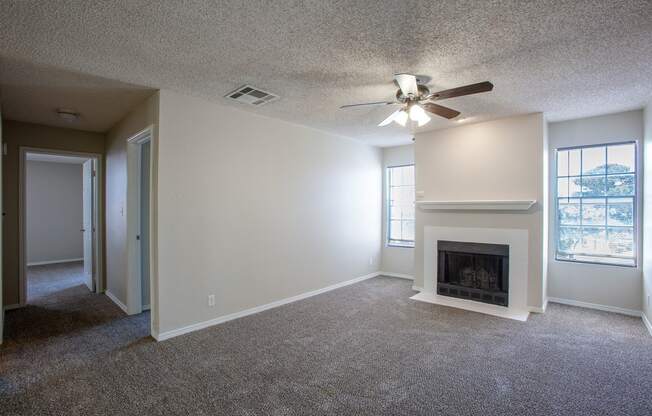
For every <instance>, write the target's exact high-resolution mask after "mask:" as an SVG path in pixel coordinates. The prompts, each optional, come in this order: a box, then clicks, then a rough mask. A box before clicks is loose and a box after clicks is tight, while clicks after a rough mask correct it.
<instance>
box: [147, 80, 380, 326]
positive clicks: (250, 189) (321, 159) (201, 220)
mask: <svg viewBox="0 0 652 416" xmlns="http://www.w3.org/2000/svg"><path fill="white" fill-rule="evenodd" d="M158 139H159V148H158V233H159V235H158V245H159V246H158V284H159V287H158V289H159V293H158V300H159V303H160V316H159V318H160V328H159V329H160V331H161V332H166V331H170V330H174V329H179V328H182V327H185V326H188V325H192V324H197V323H200V322H204V321H208V320H212V319H216V318H219V317H222V316H224V315H227V314H231V313H235V312H238V311H242V310H245V309H248V308H251V307H254V306H258V305H263V304H267V303H270V302H273V301H277V300H280V299H284V298H287V297H291V296H294V295H299V294H302V293H305V292H308V291H311V290H315V289H320V288H323V287H326V286H329V285H332V284H336V283H340V282H343V281H347V280H350V279H353V278H356V277H360V276H364V275H367V274H369V273H373V272H376V271H378V269H379V260H380V247H381V241H380V240H381V206H380V204H381V199H382V198H381V186H382V178H381V171H382V154H381V150H380V149H378V148H374V147H370V146H367V145H364V144H361V143H359V142H356V141H353V140H350V139H347V138H342V137H337V136H333V135H330V134H327V133H323V132H320V131H317V130H314V129H310V128H307V127H303V126H299V125H294V124H290V123H287V122H283V121H279V120H274V119H270V118H266V117H262V116H258V115H254V114H251V113H247V112H243V111H240V110H238V109H237V108H234V107H232V106H223V105H219V104H215V103H210V102H207V101H203V100H201V99H197V98H191V97H187V96H183V95H179V94H176V93H173V92H169V91H161V93H160V125H159V136H158ZM370 260H371V264H370ZM209 294H215V297H216V306H215V307H209V306H208V304H207V297H208V295H209Z"/></svg>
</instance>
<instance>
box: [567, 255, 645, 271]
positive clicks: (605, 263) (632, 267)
mask: <svg viewBox="0 0 652 416" xmlns="http://www.w3.org/2000/svg"><path fill="white" fill-rule="evenodd" d="M554 260H555V261H556V262H559V263H574V264H587V265H593V266H607V267H624V268H626V269H637V268H638V264H636V263H634V264H619V263H607V262H601V261H589V260H567V259H559V258H556V257H555V259H554Z"/></svg>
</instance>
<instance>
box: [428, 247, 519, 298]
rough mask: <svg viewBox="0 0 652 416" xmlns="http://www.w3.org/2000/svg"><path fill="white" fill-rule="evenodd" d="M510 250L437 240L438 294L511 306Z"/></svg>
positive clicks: (507, 248)
mask: <svg viewBox="0 0 652 416" xmlns="http://www.w3.org/2000/svg"><path fill="white" fill-rule="evenodd" d="M508 293H509V246H508V245H504V244H485V243H464V242H456V241H444V240H437V294H439V295H443V296H452V297H455V298H461V299H468V300H474V301H477V302H484V303H490V304H493V305H500V306H508Z"/></svg>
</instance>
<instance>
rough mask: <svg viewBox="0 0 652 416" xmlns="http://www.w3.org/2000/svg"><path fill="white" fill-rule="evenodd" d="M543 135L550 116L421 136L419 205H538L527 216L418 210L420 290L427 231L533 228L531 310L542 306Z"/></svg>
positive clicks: (418, 145)
mask: <svg viewBox="0 0 652 416" xmlns="http://www.w3.org/2000/svg"><path fill="white" fill-rule="evenodd" d="M544 133H545V132H544V121H543V116H542V115H541V114H529V115H524V116H517V117H510V118H504V119H500V120H493V121H488V122H483V123H477V124H469V125H463V126H459V127H454V128H450V129H445V130H437V131H432V132H425V133H419V134H417V135H416V144H415V157H416V166H417V169H416V172H417V178H416V184H417V187H416V190H417V192H419V191H423V192H424V196H423V198H420V199H422V200H444V201H454V200H508V199H517V200H523V199H533V200H537V201H538V202H537V204H536V205H535V206H533V207H532V208H531V209H530V210H528V211H513V212H512V211H505V212H491V211H484V212H479V211H424V210H421V209H417V211H416V230H415V231H416V248H415V282H414V284H415V286H419V287H423V280H424V276H423V273H424V271H423V269H424V252H423V250H424V243H423V238H424V227H425V226H453V227H454V226H457V227H479V228H482V227H484V228H494V227H495V228H516V229H526V230H528V234H529V279H528V306H530V307H533V308H541V307H542V306H543V303H544V300H545V293H544V291H543V286H544V282H543V279H544V276H543V275H544V273H543V271H544V264H543V251H544V246H543V240H544V235H543V225H544V224H543V206H542V201H543V198H544V182H545V181H544V177H543V172H544V167H543V166H544V144H545V138H544ZM418 200H419V198H418V199H417V201H418Z"/></svg>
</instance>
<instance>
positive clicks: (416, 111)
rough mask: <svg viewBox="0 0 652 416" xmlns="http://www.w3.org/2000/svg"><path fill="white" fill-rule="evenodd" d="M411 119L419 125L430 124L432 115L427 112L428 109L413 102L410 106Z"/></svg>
mask: <svg viewBox="0 0 652 416" xmlns="http://www.w3.org/2000/svg"><path fill="white" fill-rule="evenodd" d="M410 120H412V121H416V122H417V125H418V126H419V127H421V126H423V125H425V124H428V122H429V121H430V117H428V114H426V111H425V110H424V109H423V107H421V106H420V105H419V104H413V105H412V106H410Z"/></svg>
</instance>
